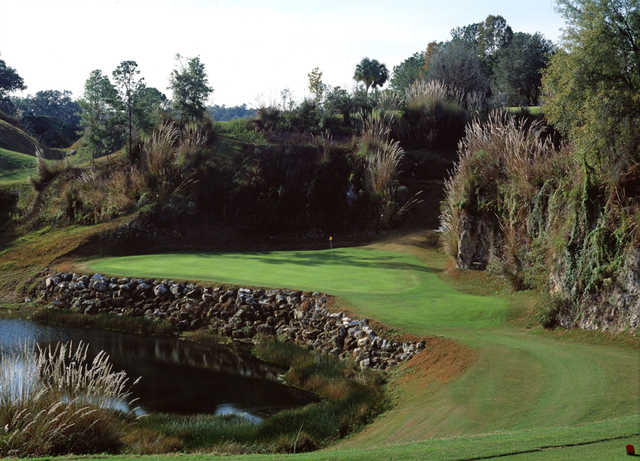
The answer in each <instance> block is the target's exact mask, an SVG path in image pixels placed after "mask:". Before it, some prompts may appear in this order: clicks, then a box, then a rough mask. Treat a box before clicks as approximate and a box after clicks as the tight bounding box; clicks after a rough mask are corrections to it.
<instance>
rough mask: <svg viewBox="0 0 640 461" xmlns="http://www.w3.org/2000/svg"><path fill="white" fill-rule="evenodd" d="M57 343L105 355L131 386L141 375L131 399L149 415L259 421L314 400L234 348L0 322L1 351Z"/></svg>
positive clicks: (269, 368) (27, 322) (267, 366)
mask: <svg viewBox="0 0 640 461" xmlns="http://www.w3.org/2000/svg"><path fill="white" fill-rule="evenodd" d="M59 341H61V342H67V341H74V342H78V341H84V342H85V343H88V344H90V349H89V350H90V354H95V353H97V352H99V351H100V350H104V351H105V352H106V353H107V354H109V356H110V357H111V361H112V362H113V364H114V366H115V368H116V369H117V370H125V371H126V372H127V374H128V375H129V376H130V377H131V378H132V379H131V381H133V380H134V379H135V378H137V377H138V376H141V377H142V380H141V381H140V383H138V384H137V385H136V386H135V387H134V388H133V393H132V397H138V398H139V399H140V400H139V401H138V402H136V405H138V406H140V407H141V409H142V411H143V412H147V413H149V412H167V413H179V414H195V413H210V414H211V413H215V414H226V413H234V414H240V415H243V416H245V417H247V418H249V419H252V420H254V421H259V420H260V419H261V418H262V417H264V416H268V415H270V414H273V413H275V412H277V411H278V410H281V409H285V408H293V407H296V406H300V405H304V404H306V403H309V402H310V401H312V399H313V397H312V396H311V395H310V394H308V393H305V392H302V391H300V390H297V389H294V388H291V387H288V386H285V385H283V384H280V383H279V382H277V381H276V377H277V374H278V372H279V371H280V370H277V369H274V368H273V367H271V366H269V365H267V364H265V363H263V362H260V361H259V360H257V359H255V358H254V357H252V356H251V355H249V354H248V353H243V352H239V351H237V350H235V349H234V348H230V347H216V348H214V349H212V348H209V347H206V348H205V347H203V346H199V345H197V344H193V343H188V342H184V341H179V340H175V339H170V338H151V337H140V336H133V335H126V334H120V333H113V332H107V331H101V330H85V329H75V328H59V327H49V326H43V325H39V324H37V323H34V322H30V321H25V320H4V319H0V350H3V351H10V350H12V349H20V348H21V347H23V345H24V344H25V342H29V343H37V344H39V345H40V346H47V345H49V344H54V343H56V342H59Z"/></svg>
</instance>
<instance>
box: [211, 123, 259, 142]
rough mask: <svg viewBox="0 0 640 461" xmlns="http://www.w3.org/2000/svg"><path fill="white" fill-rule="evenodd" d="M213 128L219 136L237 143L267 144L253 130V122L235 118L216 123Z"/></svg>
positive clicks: (257, 132)
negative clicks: (227, 137) (234, 140)
mask: <svg viewBox="0 0 640 461" xmlns="http://www.w3.org/2000/svg"><path fill="white" fill-rule="evenodd" d="M215 126H216V128H217V129H218V130H219V132H220V133H221V134H223V135H225V136H229V137H232V138H234V139H237V140H238V141H242V142H246V143H249V144H258V145H264V144H267V140H266V138H265V137H264V135H263V134H262V133H261V132H259V131H257V130H256V129H255V125H254V123H253V120H250V119H246V118H236V119H233V120H229V121H225V122H217V123H216V125H215Z"/></svg>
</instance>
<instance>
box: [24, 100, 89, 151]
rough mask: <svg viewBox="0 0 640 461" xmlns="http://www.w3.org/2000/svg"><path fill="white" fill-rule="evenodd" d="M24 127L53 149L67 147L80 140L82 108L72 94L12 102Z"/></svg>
mask: <svg viewBox="0 0 640 461" xmlns="http://www.w3.org/2000/svg"><path fill="white" fill-rule="evenodd" d="M12 102H13V104H14V105H15V108H16V111H17V115H18V116H19V117H20V123H21V125H22V126H23V127H24V129H25V130H26V131H27V132H29V133H30V134H31V135H33V136H35V137H36V138H38V139H39V140H40V141H41V142H42V143H43V144H45V145H47V146H50V147H67V146H69V145H71V144H73V143H74V142H75V141H76V140H77V139H78V137H79V133H78V132H79V130H80V111H81V108H80V105H79V104H78V103H77V102H76V101H74V100H73V99H71V92H70V91H57V90H45V91H38V92H37V93H36V94H35V95H34V96H28V97H26V98H12Z"/></svg>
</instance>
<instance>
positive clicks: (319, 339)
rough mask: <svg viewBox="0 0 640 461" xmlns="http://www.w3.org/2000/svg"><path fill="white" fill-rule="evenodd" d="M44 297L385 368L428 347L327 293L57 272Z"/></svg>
mask: <svg viewBox="0 0 640 461" xmlns="http://www.w3.org/2000/svg"><path fill="white" fill-rule="evenodd" d="M39 294H40V298H41V299H42V300H44V301H47V302H48V303H49V304H48V305H49V307H50V308H52V309H71V310H73V311H75V312H78V313H82V314H86V315H94V314H97V313H110V314H114V315H120V316H131V317H145V318H147V319H149V320H152V321H166V322H169V323H170V324H171V325H172V326H173V327H174V328H175V330H176V331H185V330H196V329H200V328H209V329H211V330H213V331H215V332H216V333H217V334H219V335H222V336H226V337H230V338H233V339H237V340H248V339H251V340H257V339H258V338H259V337H261V336H277V337H278V338H280V339H282V340H286V341H293V342H295V343H298V344H301V345H305V346H307V347H309V348H313V350H316V351H322V352H326V353H329V354H333V355H336V356H338V357H340V358H341V359H348V360H354V361H356V362H357V363H358V364H359V366H360V367H361V368H363V369H364V368H377V369H386V368H388V367H391V366H394V365H396V364H398V363H400V362H402V361H405V360H408V359H409V358H411V357H412V356H413V355H415V354H416V353H418V352H419V351H420V350H422V349H423V348H424V347H425V343H424V342H404V343H400V342H396V341H392V340H389V339H385V338H383V337H381V336H380V335H379V334H377V333H376V332H375V331H374V330H373V328H372V327H371V325H370V324H369V321H368V320H367V319H354V318H351V317H349V316H347V315H345V314H344V313H342V312H330V311H329V310H328V309H327V302H328V297H327V296H326V295H324V294H322V293H317V292H315V293H308V292H302V291H293V290H272V289H252V288H237V287H225V286H216V287H203V286H200V285H196V284H193V283H179V282H173V281H167V280H148V279H130V278H114V277H105V276H103V275H100V274H93V275H92V276H89V275H82V274H75V273H74V274H71V273H55V274H49V275H48V276H46V277H45V279H44V281H43V283H42V286H41V288H40V293H39Z"/></svg>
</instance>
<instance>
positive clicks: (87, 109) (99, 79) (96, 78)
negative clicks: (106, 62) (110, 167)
mask: <svg viewBox="0 0 640 461" xmlns="http://www.w3.org/2000/svg"><path fill="white" fill-rule="evenodd" d="M80 105H81V107H82V123H83V125H84V126H85V128H86V131H85V139H86V142H87V145H88V147H89V150H90V151H91V153H92V156H93V158H96V157H98V156H100V155H104V154H109V153H111V152H113V151H114V150H116V149H118V148H119V147H120V146H121V145H122V144H121V143H122V139H121V138H122V137H121V132H120V126H121V121H122V117H121V112H120V111H119V107H120V103H119V101H118V92H117V90H116V88H115V87H114V86H113V84H112V83H111V81H110V80H109V77H107V76H106V75H104V74H103V73H102V71H100V70H94V71H92V72H91V74H90V75H89V78H88V79H87V81H86V82H85V85H84V98H83V99H82V100H81V101H80Z"/></svg>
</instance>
